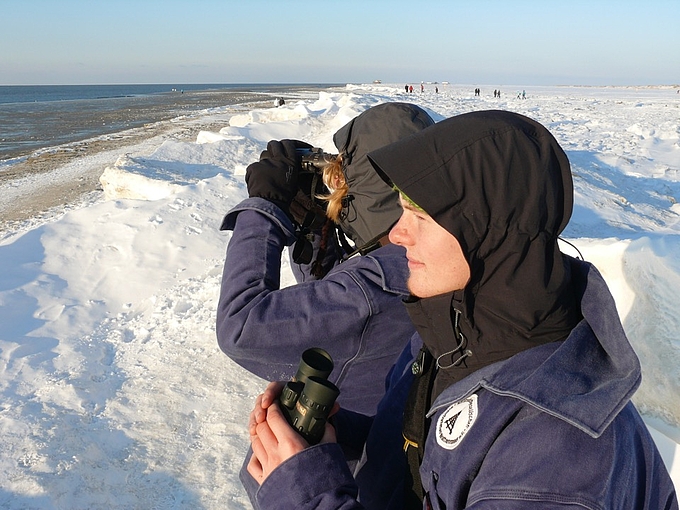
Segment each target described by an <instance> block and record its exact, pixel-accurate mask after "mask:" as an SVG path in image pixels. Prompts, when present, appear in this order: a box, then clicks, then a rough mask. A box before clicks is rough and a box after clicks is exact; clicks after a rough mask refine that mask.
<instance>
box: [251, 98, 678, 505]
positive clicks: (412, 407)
mask: <svg viewBox="0 0 680 510" xmlns="http://www.w3.org/2000/svg"><path fill="white" fill-rule="evenodd" d="M369 159H370V160H371V161H372V162H373V164H374V166H375V167H376V169H377V170H378V171H379V172H380V173H381V174H382V175H384V176H385V178H386V179H387V180H388V182H389V183H390V184H393V185H394V186H395V188H396V189H398V190H399V191H400V194H401V203H402V207H403V209H404V212H403V214H402V216H401V218H400V220H399V222H398V223H397V224H396V225H395V226H394V227H393V229H392V230H391V232H390V240H391V241H392V242H393V243H395V244H397V245H400V246H403V247H405V248H406V256H407V258H408V260H409V270H410V275H409V280H408V285H409V290H410V293H411V296H410V297H409V299H408V300H406V302H405V304H406V307H407V309H408V312H409V315H410V316H411V318H412V320H413V322H414V324H415V326H416V329H417V332H418V333H417V334H416V335H415V336H414V337H413V339H412V341H411V344H410V345H409V346H407V347H406V349H405V350H404V351H403V353H402V356H401V357H400V359H399V360H398V362H397V364H396V365H395V366H394V368H393V370H392V371H391V373H390V377H389V378H388V380H387V384H388V389H387V393H386V395H385V397H384V399H383V400H382V402H381V403H380V405H379V406H378V412H377V413H376V415H375V416H374V417H373V419H372V421H369V422H368V424H369V425H370V428H368V427H367V422H366V418H361V419H360V417H357V416H355V415H352V414H351V413H347V412H344V411H342V410H341V411H339V412H338V413H337V414H336V415H335V417H334V418H333V420H334V424H335V426H333V425H331V424H327V425H326V435H325V437H324V439H323V440H322V442H321V443H320V444H318V445H315V446H313V447H309V445H308V444H307V443H306V441H305V440H304V439H303V438H302V437H301V436H300V435H298V434H297V433H296V431H295V430H294V429H293V428H291V427H290V426H289V425H288V423H287V422H286V420H285V418H284V417H283V416H282V413H281V411H280V408H279V407H278V404H275V403H274V402H275V400H276V396H277V395H278V392H279V391H280V389H281V383H272V384H270V385H269V386H268V387H267V390H265V393H264V394H263V395H261V396H260V397H258V399H257V401H256V405H255V408H254V409H253V412H252V413H251V416H250V420H249V432H250V435H251V444H252V449H253V452H254V455H253V457H252V458H251V460H250V462H249V464H248V466H247V471H248V474H247V476H250V477H252V479H254V480H256V481H257V482H258V484H259V488H258V490H257V491H256V492H255V491H252V490H251V491H250V493H249V495H250V497H251V499H252V500H253V501H254V502H255V506H256V507H257V508H259V509H261V510H267V509H272V508H277V509H283V508H291V509H293V508H295V509H307V508H324V509H335V508H338V509H339V508H342V509H347V508H376V509H392V508H418V509H422V508H428V509H429V508H442V509H443V508H446V509H448V510H451V509H460V508H475V509H480V510H481V509H500V508H502V509H518V510H519V509H529V508H532V509H533V508H535V509H539V508H541V509H543V508H555V509H567V508H569V509H574V510H575V509H577V508H579V509H584V508H588V509H598V510H599V509H608V510H609V509H620V510H630V509H636V510H639V509H677V508H678V501H677V496H676V492H675V489H674V487H673V483H672V481H671V479H670V477H669V475H668V472H667V471H666V468H665V467H664V464H663V461H662V460H661V457H660V455H659V452H658V451H657V449H656V446H655V444H654V442H653V440H652V438H651V437H650V435H649V432H648V431H647V428H646V426H645V424H644V423H643V421H642V419H641V417H640V415H639V414H638V412H637V410H636V409H635V406H634V405H633V403H632V402H631V400H630V399H631V396H632V395H633V393H634V392H635V391H636V389H637V388H638V386H639V384H640V378H641V373H640V365H639V361H638V359H637V356H636V355H635V352H634V351H633V349H632V347H631V346H630V344H629V342H628V339H627V338H626V335H625V333H624V331H623V327H622V326H621V322H620V320H619V317H618V314H617V311H616V307H615V303H614V300H613V298H612V296H611V294H610V293H609V290H608V288H607V285H606V283H605V282H604V280H603V278H602V276H601V275H600V274H599V272H598V271H597V269H595V267H593V266H592V265H591V264H589V263H587V262H584V261H581V260H577V259H573V258H571V257H569V256H566V255H564V254H562V253H561V252H560V249H559V246H558V242H557V241H558V237H559V235H560V234H561V233H562V231H563V230H564V228H565V227H566V225H567V223H568V221H569V218H570V216H571V212H572V205H573V185H572V176H571V170H570V166H569V161H568V159H567V156H566V154H565V153H564V151H563V150H562V149H561V148H560V146H559V145H558V143H557V141H556V140H555V138H554V137H553V136H552V135H551V134H550V133H549V132H548V131H547V130H546V129H545V127H543V126H542V125H540V124H538V123H536V122H535V121H533V120H531V119H529V118H527V117H523V116H521V115H518V114H515V113H511V112H502V111H481V112H473V113H467V114H463V115H459V116H456V117H452V118H450V119H447V120H444V121H441V122H439V123H437V124H435V125H434V126H432V127H430V128H428V129H425V130H424V131H422V132H420V133H417V134H415V135H413V136H411V137H408V138H406V139H404V140H401V141H398V142H396V143H394V144H392V145H390V146H388V147H385V148H383V149H379V150H376V151H374V152H372V153H371V154H369ZM394 340H395V342H400V341H401V340H400V339H399V338H397V337H396V336H395V337H394ZM336 438H337V442H338V443H337V444H336ZM357 444H364V455H363V456H362V458H361V460H360V461H359V463H358V464H357V466H356V470H355V471H354V472H353V473H351V472H350V470H349V469H348V464H347V462H346V460H345V456H344V454H343V450H342V448H341V446H342V445H353V446H356V445H357ZM404 450H405V452H406V453H404ZM244 476H246V475H244ZM251 489H252V487H251Z"/></svg>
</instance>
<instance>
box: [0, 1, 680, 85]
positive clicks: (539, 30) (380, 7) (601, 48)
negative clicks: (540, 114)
mask: <svg viewBox="0 0 680 510" xmlns="http://www.w3.org/2000/svg"><path fill="white" fill-rule="evenodd" d="M1 6H2V21H1V26H2V29H1V30H0V48H1V50H0V85H28V84H99V83H170V84H172V83H352V82H355V83H356V82H364V83H365V82H370V81H373V80H374V79H381V80H382V81H383V82H385V83H387V82H389V83H401V82H404V83H406V82H412V83H413V82H420V81H440V82H441V81H450V82H451V83H465V84H483V85H499V86H502V85H565V84H566V85H650V84H651V85H663V84H666V85H670V84H678V83H680V30H678V28H677V25H678V22H679V21H680V0H646V1H643V0H638V1H629V0H561V1H553V0H533V1H532V0H513V1H509V0H496V1H492V0H464V1H461V0H429V1H428V0H409V1H404V0H391V1H383V0H343V1H326V0H315V1H306V0H299V1H295V0H291V1H285V0H280V1H273V0H272V1H267V0H164V1H156V0H3V1H2V3H1Z"/></svg>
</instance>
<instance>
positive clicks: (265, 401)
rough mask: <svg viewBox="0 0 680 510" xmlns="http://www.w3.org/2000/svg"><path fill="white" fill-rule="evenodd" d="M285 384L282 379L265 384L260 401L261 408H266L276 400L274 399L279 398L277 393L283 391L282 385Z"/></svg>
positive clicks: (279, 393)
mask: <svg viewBox="0 0 680 510" xmlns="http://www.w3.org/2000/svg"><path fill="white" fill-rule="evenodd" d="M285 385H286V383H285V382H283V381H273V382H270V383H269V384H268V385H267V388H266V389H265V390H264V393H263V394H262V400H261V403H260V405H261V406H262V409H267V408H269V406H271V405H272V404H273V403H274V402H276V400H277V399H278V398H279V395H281V392H282V391H283V387H284V386H285Z"/></svg>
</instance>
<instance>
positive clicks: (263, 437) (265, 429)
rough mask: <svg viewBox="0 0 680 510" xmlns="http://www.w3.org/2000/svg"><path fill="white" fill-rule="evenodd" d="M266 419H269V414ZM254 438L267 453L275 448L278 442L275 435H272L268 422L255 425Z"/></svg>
mask: <svg viewBox="0 0 680 510" xmlns="http://www.w3.org/2000/svg"><path fill="white" fill-rule="evenodd" d="M267 417H269V413H267ZM255 438H257V440H258V441H259V442H260V443H261V444H262V447H263V448H265V449H266V450H267V451H268V450H272V449H274V448H276V447H277V446H278V444H279V440H278V439H277V437H276V434H274V432H273V431H272V429H271V426H270V425H269V422H268V421H264V422H263V423H258V424H257V426H256V427H255ZM253 444H254V441H253Z"/></svg>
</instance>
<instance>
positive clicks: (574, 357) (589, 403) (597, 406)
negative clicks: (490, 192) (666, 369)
mask: <svg viewBox="0 0 680 510" xmlns="http://www.w3.org/2000/svg"><path fill="white" fill-rule="evenodd" d="M572 270H573V274H574V281H575V282H576V283H578V284H580V291H581V296H582V297H581V311H582V314H583V317H584V319H583V320H582V321H581V322H580V323H579V324H578V325H577V326H576V327H575V328H574V329H573V331H572V332H571V334H570V335H569V336H568V338H567V339H566V340H564V341H563V342H553V343H549V344H544V345H540V346H538V347H534V348H532V349H529V350H527V351H523V352H521V353H519V354H516V355H515V356H513V357H512V358H509V359H507V360H505V361H502V362H499V363H495V364H493V365H489V366H487V367H484V368H482V369H480V370H478V371H477V372H475V373H474V374H472V375H470V376H469V377H467V378H465V379H463V380H462V381H460V382H459V383H456V384H454V385H452V386H449V388H448V389H447V390H446V391H445V392H444V393H442V394H441V395H440V396H439V398H437V399H436V401H435V402H434V405H433V406H432V409H431V410H430V412H429V413H428V415H429V416H431V415H432V414H434V413H435V412H436V411H437V410H438V409H441V408H442V407H445V406H447V405H450V404H451V403H454V402H458V401H460V400H462V399H464V398H465V397H467V396H469V395H470V394H472V393H474V392H476V391H477V390H479V389H480V388H484V389H486V390H488V391H491V392H493V393H496V394H498V395H503V396H508V397H512V398H517V399H519V400H522V401H524V402H526V403H528V404H530V405H532V406H534V407H536V408H538V409H541V410H542V411H544V412H546V413H548V414H551V415H553V416H556V417H557V418H560V419H562V420H564V421H566V422H568V423H570V424H571V425H573V426H575V427H577V428H579V429H581V430H583V431H584V432H586V433H587V434H589V435H591V436H592V437H599V436H600V435H601V434H602V433H603V432H604V430H605V429H606V428H607V426H608V425H609V424H610V423H611V422H612V420H613V419H614V418H615V417H616V415H617V414H618V413H619V412H620V411H621V409H622V408H623V407H624V406H625V405H626V404H627V403H628V401H629V400H630V398H631V397H632V395H633V393H635V391H636V390H637V388H638V386H639V385H640V381H641V370H640V363H639V361H638V358H637V356H636V355H635V352H634V351H633V348H632V347H631V345H630V343H629V342H628V339H627V338H626V335H625V333H624V331H623V327H622V325H621V322H620V320H619V318H618V313H617V311H616V306H615V303H614V299H613V297H612V296H611V293H610V292H609V289H608V288H607V285H606V283H605V282H604V280H603V278H602V276H601V275H600V273H599V272H598V271H597V269H595V267H594V266H592V265H591V264H589V263H587V262H581V261H576V260H574V261H573V262H572Z"/></svg>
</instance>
